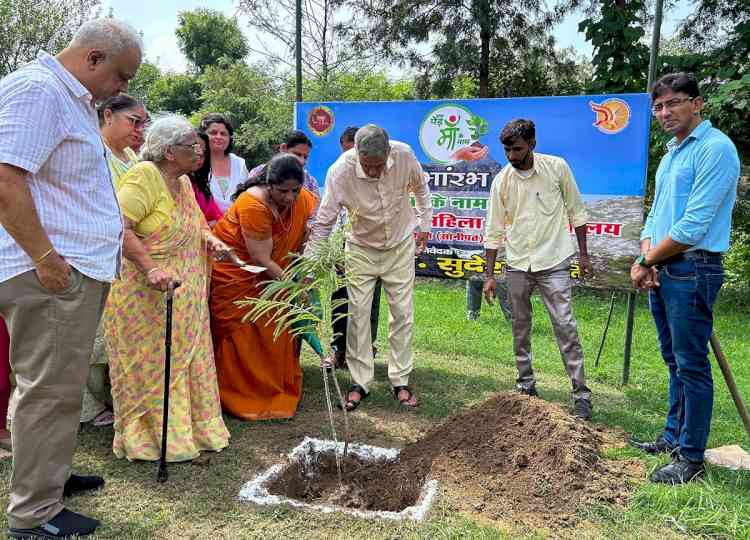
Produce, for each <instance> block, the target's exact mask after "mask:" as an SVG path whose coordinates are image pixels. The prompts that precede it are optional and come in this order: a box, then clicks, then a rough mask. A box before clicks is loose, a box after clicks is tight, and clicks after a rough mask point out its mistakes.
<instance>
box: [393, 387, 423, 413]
mask: <svg viewBox="0 0 750 540" xmlns="http://www.w3.org/2000/svg"><path fill="white" fill-rule="evenodd" d="M402 390H406V391H407V392H409V396H408V397H407V398H405V399H398V394H399V392H401V391H402ZM413 397H414V398H415V397H416V396H415V394H414V392H412V391H411V388H409V387H408V386H405V385H404V386H394V387H393V399H398V402H399V404H400V405H401V406H403V407H407V408H409V409H413V408H415V407H418V406H419V403H414V404H411V403H409V402H410V401H411V398H413Z"/></svg>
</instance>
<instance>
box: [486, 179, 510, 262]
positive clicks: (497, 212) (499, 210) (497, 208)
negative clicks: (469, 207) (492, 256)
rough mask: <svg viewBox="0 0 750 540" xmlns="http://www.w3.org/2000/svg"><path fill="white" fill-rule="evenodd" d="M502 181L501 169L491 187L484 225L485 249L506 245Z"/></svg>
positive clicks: (500, 247) (499, 247)
mask: <svg viewBox="0 0 750 540" xmlns="http://www.w3.org/2000/svg"><path fill="white" fill-rule="evenodd" d="M502 183H503V173H502V171H501V172H499V173H498V174H497V176H495V179H494V180H493V181H492V186H491V187H490V200H489V201H488V203H489V204H488V207H487V220H486V221H485V225H484V247H485V249H502V248H503V247H505V205H504V204H503V199H502V196H501V195H502V194H501V187H502Z"/></svg>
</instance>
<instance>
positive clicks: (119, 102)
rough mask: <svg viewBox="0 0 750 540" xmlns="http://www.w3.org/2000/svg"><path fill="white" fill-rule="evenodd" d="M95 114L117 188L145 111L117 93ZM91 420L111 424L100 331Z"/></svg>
mask: <svg viewBox="0 0 750 540" xmlns="http://www.w3.org/2000/svg"><path fill="white" fill-rule="evenodd" d="M97 113H98V115H99V129H100V130H101V134H102V140H103V141H104V147H105V150H106V153H107V156H106V159H107V164H108V165H109V170H110V173H111V174H112V182H113V184H114V185H115V186H119V184H120V182H121V181H122V178H123V176H125V173H127V172H128V170H129V169H130V168H131V167H132V166H133V165H135V164H136V163H138V157H137V156H136V154H135V152H134V151H133V147H134V146H136V145H137V144H138V142H139V141H140V140H142V138H143V130H144V129H145V127H146V123H147V121H148V116H147V114H146V109H145V108H144V107H143V105H142V104H141V103H140V102H139V101H138V100H136V99H135V98H133V97H131V96H129V95H127V94H117V95H116V96H113V97H111V98H109V99H107V100H106V101H104V102H103V103H101V104H100V105H99V107H97ZM92 420H93V422H92V424H93V425H94V426H97V427H101V426H110V425H112V423H113V422H114V416H113V415H112V392H111V389H110V384H109V365H108V361H107V352H106V348H105V347H104V341H103V337H102V332H101V328H99V330H98V331H97V335H96V340H95V341H94V351H93V353H92V355H91V367H90V368H89V376H88V380H87V381H86V387H85V388H84V392H83V407H82V408H81V422H91V421H92Z"/></svg>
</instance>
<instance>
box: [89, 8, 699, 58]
mask: <svg viewBox="0 0 750 540" xmlns="http://www.w3.org/2000/svg"><path fill="white" fill-rule="evenodd" d="M110 8H112V9H113V11H114V16H115V18H118V19H123V20H125V21H127V22H129V23H130V24H132V25H133V26H134V27H135V28H137V29H139V30H141V31H142V32H143V39H144V44H145V47H146V58H147V59H148V60H150V61H151V62H157V63H158V65H159V67H160V68H161V69H162V70H167V71H185V69H186V67H187V64H186V60H185V57H184V56H183V54H182V53H181V52H180V50H179V48H178V46H177V38H176V37H175V34H174V31H175V28H177V14H178V13H179V12H180V11H189V10H193V9H196V8H211V9H216V10H219V11H221V12H223V13H225V14H227V15H235V14H237V1H236V0H210V1H208V0H203V1H200V0H102V12H103V13H105V14H106V13H108V12H109V9H110ZM689 10H690V0H678V1H677V2H676V6H675V8H674V9H673V10H672V11H671V12H669V13H667V14H665V17H664V22H663V24H662V35H665V36H669V35H671V34H672V33H673V32H674V29H675V27H676V25H677V23H678V22H679V21H680V20H681V19H683V18H684V17H685V16H686V15H687V14H688V13H689ZM582 18H583V16H582V15H581V14H579V13H577V14H573V15H571V16H569V17H568V18H567V19H565V20H564V21H563V22H562V23H561V24H560V25H559V26H558V27H557V28H556V29H555V31H554V35H555V38H556V39H557V42H558V45H559V46H560V47H561V48H562V47H571V46H572V47H574V48H575V50H576V53H577V54H579V55H584V56H586V57H590V56H591V52H592V49H591V45H590V44H589V43H588V42H587V41H586V40H585V39H584V36H583V34H580V33H579V32H578V22H579V21H580V20H581V19H582ZM239 21H240V28H242V29H243V31H244V32H245V34H246V35H247V36H248V40H249V41H250V42H251V43H252V41H253V37H254V36H253V35H252V32H251V30H249V29H248V25H247V18H246V17H245V16H244V15H241V14H240V16H239ZM386 67H388V66H386ZM387 71H388V72H392V70H390V69H387Z"/></svg>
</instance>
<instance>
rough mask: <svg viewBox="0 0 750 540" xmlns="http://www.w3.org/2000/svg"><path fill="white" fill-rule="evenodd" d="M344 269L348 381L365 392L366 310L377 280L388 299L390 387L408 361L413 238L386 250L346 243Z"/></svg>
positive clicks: (368, 369)
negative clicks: (346, 304)
mask: <svg viewBox="0 0 750 540" xmlns="http://www.w3.org/2000/svg"><path fill="white" fill-rule="evenodd" d="M345 264H346V271H347V273H348V274H349V280H350V281H349V285H348V286H347V291H348V293H349V320H348V323H347V331H346V362H347V365H348V366H349V373H351V376H352V379H353V380H354V382H355V383H356V384H358V385H360V386H362V387H363V388H364V389H365V390H366V391H369V390H368V387H369V386H370V384H372V381H373V379H374V377H375V359H374V358H373V356H372V337H371V335H370V309H371V305H372V294H373V290H374V288H375V282H376V280H377V279H378V278H380V280H381V281H382V283H383V292H384V293H385V298H386V300H387V301H388V308H389V309H388V311H389V315H388V342H389V343H390V346H391V357H390V359H389V361H388V379H389V380H390V382H391V385H392V386H403V385H406V384H408V382H409V374H410V373H411V371H412V367H413V364H414V361H413V356H412V350H411V338H412V327H413V325H414V297H413V293H414V238H413V237H412V236H411V235H409V236H408V237H407V238H405V239H404V241H403V242H401V243H400V244H398V245H396V246H395V247H393V248H391V249H388V250H384V251H381V250H378V249H371V248H366V247H362V246H357V245H354V244H352V243H350V242H347V244H346V263H345Z"/></svg>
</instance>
